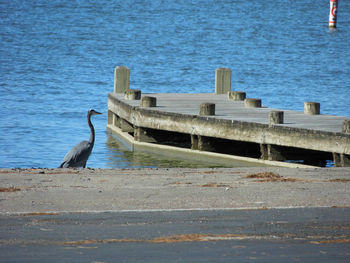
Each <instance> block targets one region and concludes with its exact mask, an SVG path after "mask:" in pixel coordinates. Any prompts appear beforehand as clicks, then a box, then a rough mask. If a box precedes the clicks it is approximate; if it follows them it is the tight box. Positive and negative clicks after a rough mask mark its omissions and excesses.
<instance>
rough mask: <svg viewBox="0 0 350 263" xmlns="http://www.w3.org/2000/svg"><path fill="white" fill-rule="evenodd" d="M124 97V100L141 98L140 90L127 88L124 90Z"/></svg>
mask: <svg viewBox="0 0 350 263" xmlns="http://www.w3.org/2000/svg"><path fill="white" fill-rule="evenodd" d="M124 98H125V99H126V100H139V99H141V90H138V89H129V90H127V91H125V95H124Z"/></svg>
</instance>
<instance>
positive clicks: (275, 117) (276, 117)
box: [269, 111, 284, 126]
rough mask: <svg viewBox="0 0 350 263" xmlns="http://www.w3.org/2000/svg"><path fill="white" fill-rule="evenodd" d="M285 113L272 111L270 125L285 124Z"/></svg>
mask: <svg viewBox="0 0 350 263" xmlns="http://www.w3.org/2000/svg"><path fill="white" fill-rule="evenodd" d="M283 116H284V113H283V111H271V112H270V113H269V125H270V126H271V125H274V124H283Z"/></svg>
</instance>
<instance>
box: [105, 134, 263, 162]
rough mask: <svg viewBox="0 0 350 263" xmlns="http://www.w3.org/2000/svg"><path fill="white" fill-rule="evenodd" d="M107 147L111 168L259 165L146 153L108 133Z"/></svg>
mask: <svg viewBox="0 0 350 263" xmlns="http://www.w3.org/2000/svg"><path fill="white" fill-rule="evenodd" d="M106 144H107V148H108V150H109V152H110V153H111V155H110V156H107V160H108V161H107V165H106V166H107V167H109V168H141V167H142V168H147V167H149V168H180V167H183V168H184V167H186V168H214V167H233V166H236V167H239V166H258V164H250V163H242V162H237V163H232V164H230V165H223V164H217V163H207V162H201V161H196V160H188V159H180V158H174V157H168V156H164V155H160V154H156V153H154V154H153V153H146V152H141V151H135V152H134V151H132V150H131V149H127V147H126V146H125V145H123V143H121V142H120V141H118V139H117V138H116V137H115V136H114V135H112V134H111V133H110V132H108V133H107V143H106Z"/></svg>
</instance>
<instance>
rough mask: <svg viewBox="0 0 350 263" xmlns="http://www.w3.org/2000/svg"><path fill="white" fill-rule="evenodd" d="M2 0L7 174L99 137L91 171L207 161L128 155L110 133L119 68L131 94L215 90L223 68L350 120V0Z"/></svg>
mask: <svg viewBox="0 0 350 263" xmlns="http://www.w3.org/2000/svg"><path fill="white" fill-rule="evenodd" d="M328 14H329V1H328V0H322V1H321V0H305V1H301V2H300V1H299V2H298V1H293V0H274V1H261V0H246V1H236V0H222V1H213V0H212V1H210V0H197V1H186V0H175V1H174V0H163V1H162V0H153V1H136V0H125V1H111V0H99V1H83V0H51V1H44V0H31V1H29V0H28V1H27V0H24V1H23V0H21V1H19V0H12V1H4V0H0V167H2V168H3V167H7V168H12V167H49V168H51V167H57V166H59V165H60V163H61V161H62V159H63V157H64V155H65V154H66V152H67V151H68V150H69V149H70V148H71V147H73V146H74V145H75V144H77V143H79V142H80V141H81V140H87V139H88V138H89V132H90V130H89V128H88V126H87V123H86V114H87V111H88V110H89V109H90V108H94V109H95V110H97V111H101V112H103V113H104V115H99V116H95V117H93V120H92V121H93V124H94V126H95V129H96V142H95V147H94V149H93V152H92V155H91V157H90V159H89V161H88V166H89V167H99V168H110V167H145V166H150V167H160V166H162V167H164V166H169V167H172V166H201V165H203V166H206V165H207V164H201V163H195V162H182V161H179V160H173V159H166V158H159V157H158V156H156V155H147V154H142V153H133V152H130V151H128V150H127V149H124V148H123V147H122V146H121V145H120V144H119V143H118V142H117V141H115V140H114V139H113V138H112V137H111V136H110V135H109V134H108V133H107V132H106V122H107V121H106V119H107V94H108V92H112V91H113V71H114V68H115V66H118V65H126V66H128V67H129V68H130V70H131V76H130V78H131V80H130V85H131V88H134V89H141V90H142V92H143V93H146V92H182V93H193V92H213V91H214V79H215V77H214V76H215V69H216V68H218V67H228V68H230V69H231V70H232V90H240V91H245V92H246V93H247V96H248V97H256V98H261V99H262V102H263V104H264V105H266V106H269V107H274V108H281V109H292V110H297V111H303V105H304V101H316V102H320V103H321V113H322V114H332V115H342V116H348V117H350V1H339V9H338V28H337V30H330V29H329V28H328Z"/></svg>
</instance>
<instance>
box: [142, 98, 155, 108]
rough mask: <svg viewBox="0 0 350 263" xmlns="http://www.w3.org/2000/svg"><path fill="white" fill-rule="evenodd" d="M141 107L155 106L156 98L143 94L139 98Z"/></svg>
mask: <svg viewBox="0 0 350 263" xmlns="http://www.w3.org/2000/svg"><path fill="white" fill-rule="evenodd" d="M140 106H141V107H157V98H155V97H150V96H144V97H142V99H141V104H140Z"/></svg>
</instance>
